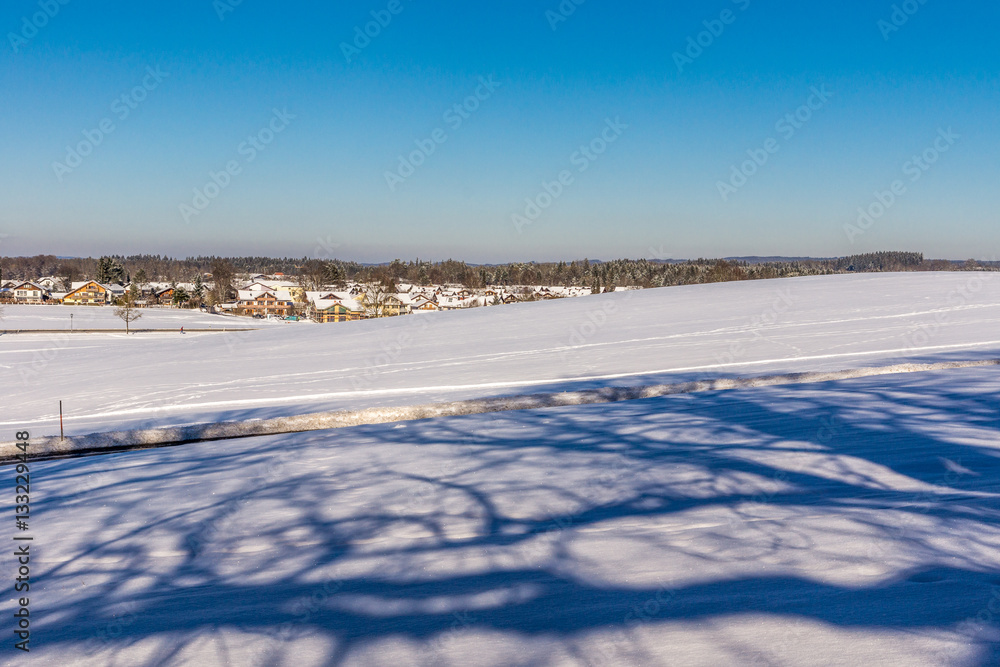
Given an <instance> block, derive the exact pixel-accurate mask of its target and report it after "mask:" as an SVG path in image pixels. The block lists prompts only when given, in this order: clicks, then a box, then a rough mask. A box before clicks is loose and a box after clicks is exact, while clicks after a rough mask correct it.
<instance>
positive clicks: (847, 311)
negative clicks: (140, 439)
mask: <svg viewBox="0 0 1000 667" xmlns="http://www.w3.org/2000/svg"><path fill="white" fill-rule="evenodd" d="M16 316H17V315H16V314H12V313H11V312H10V311H8V312H7V313H6V314H5V318H7V319H10V318H13V317H16ZM588 323H590V324H588ZM998 324H1000V275H997V274H886V275H859V276H830V277H821V278H804V279H790V280H781V281H766V282H754V283H728V284H720V285H704V286H693V287H685V288H669V289H664V290H648V291H642V292H633V293H626V294H612V295H606V296H600V297H586V298H581V299H573V300H566V301H555V302H545V303H535V304H524V305H518V306H505V307H496V308H486V309H476V310H473V311H469V312H456V313H443V314H439V315H435V316H425V317H419V318H418V317H413V318H399V319H396V320H389V321H369V322H359V323H347V324H334V325H325V326H319V325H317V326H302V327H285V326H278V327H273V328H267V329H265V330H261V331H254V332H249V333H241V334H200V335H194V334H190V335H185V336H183V337H182V336H180V335H177V336H166V335H152V336H148V337H146V336H134V337H129V338H125V337H124V336H117V335H86V336H83V337H72V338H67V339H54V340H53V339H51V338H46V337H43V336H30V335H28V336H20V335H19V336H4V337H0V364H2V370H3V373H4V377H5V379H8V381H6V382H5V383H4V385H3V392H5V394H4V395H3V401H2V403H3V405H4V406H5V408H6V409H5V411H4V415H3V421H4V428H5V429H6V430H7V431H8V432H10V431H12V430H14V429H15V428H23V427H29V428H31V430H32V431H33V432H34V433H37V434H38V435H41V434H43V433H46V432H51V431H52V429H53V428H54V422H53V420H52V415H53V412H54V409H53V408H54V406H55V401H56V400H58V399H59V398H63V400H64V401H65V402H66V404H67V406H68V407H69V410H70V412H69V414H70V416H71V419H70V420H68V421H67V426H68V427H69V429H68V430H71V431H75V432H86V431H91V430H97V429H104V428H123V427H127V426H133V425H138V424H142V425H152V424H171V423H184V422H189V421H199V420H211V419H220V418H226V419H234V418H255V417H268V416H274V415H280V414H295V413H298V412H304V411H311V410H316V409H331V408H337V407H367V406H371V405H383V404H393V403H394V404H410V403H427V402H430V401H434V400H443V399H453V398H462V397H476V396H489V395H498V394H504V393H523V392H524V391H553V390H558V389H562V388H567V389H569V388H573V389H576V388H584V387H594V386H606V385H625V384H648V383H651V382H654V381H663V382H665V381H677V380H682V379H690V378H695V377H706V376H708V377H716V376H737V375H740V376H746V375H751V374H764V373H766V372H778V371H813V370H831V369H841V368H852V367H860V366H867V365H883V364H889V363H899V362H902V361H936V360H943V359H985V358H996V357H1000V328H998V326H997V325H998ZM5 326H6V327H7V328H13V327H11V325H10V323H9V322H5ZM4 470H7V471H8V472H9V473H10V474H12V471H10V468H9V467H8V468H4ZM31 476H32V480H31V481H32V483H33V484H32V487H33V488H32V490H33V492H34V493H33V495H32V502H33V504H34V505H35V507H34V508H33V509H34V510H35V511H34V512H33V513H32V515H33V519H32V533H33V535H34V538H35V539H34V542H33V546H32V549H33V550H34V551H33V553H34V554H35V558H36V560H34V561H32V562H33V568H34V569H33V570H32V573H33V577H34V576H36V573H37V579H34V580H33V584H32V598H31V603H32V608H33V611H32V613H33V614H34V615H35V616H34V617H33V618H35V620H34V624H33V626H32V629H33V635H32V637H33V642H34V645H33V647H32V651H33V653H35V652H36V651H37V653H35V654H34V655H33V656H32V659H34V660H35V661H37V662H38V663H39V664H58V665H174V664H178V665H215V664H231V665H251V666H255V665H261V666H263V665H295V667H307V666H311V665H341V664H343V665H365V666H370V665H392V666H394V667H401V666H404V665H549V664H553V665H593V666H598V665H601V666H603V665H608V666H612V665H614V666H618V665H706V666H708V665H713V666H714V665H730V664H732V665H859V664H864V665H869V664H870V665H907V666H910V665H915V666H916V665H955V666H959V665H962V666H965V665H990V664H1000V368H998V367H996V366H990V367H982V368H968V369H956V370H948V371H936V372H925V373H912V374H900V375H891V376H881V377H870V378H863V379H852V380H843V381H837V382H824V383H811V384H797V385H787V386H781V387H768V388H754V389H746V390H735V391H725V392H710V393H700V394H686V395H676V396H668V397H663V398H654V399H645V400H636V401H627V402H622V403H616V404H605V405H589V406H571V407H561V408H550V409H544V410H529V411H521V412H502V413H493V414H483V415H473V416H465V417H451V418H443V419H434V420H427V421H420V422H408V423H405V424H404V423H400V424H381V425H370V426H361V427H354V428H349V429H342V430H336V431H317V432H312V433H305V434H296V435H281V436H267V437H259V438H249V439H242V440H230V441H218V442H207V443H198V444H189V445H184V446H180V447H174V448H166V449H155V450H144V451H133V452H127V453H119V454H110V455H101V456H93V457H87V458H77V459H66V460H60V461H49V462H44V463H33V464H32V466H31ZM4 558H5V560H4V561H3V562H4V563H5V566H6V567H8V569H9V570H11V569H12V567H13V565H12V563H13V559H12V557H11V556H10V555H7V556H5V557H4ZM7 608H9V606H8V607H7ZM4 650H5V651H6V653H5V654H4V655H5V658H6V659H7V660H8V663H9V664H20V663H15V659H14V658H13V657H10V656H11V653H10V651H9V650H8V649H4Z"/></svg>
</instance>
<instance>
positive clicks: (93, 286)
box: [62, 280, 111, 306]
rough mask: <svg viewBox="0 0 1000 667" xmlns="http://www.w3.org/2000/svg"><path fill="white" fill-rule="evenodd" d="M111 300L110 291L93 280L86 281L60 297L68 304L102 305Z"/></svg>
mask: <svg viewBox="0 0 1000 667" xmlns="http://www.w3.org/2000/svg"><path fill="white" fill-rule="evenodd" d="M110 300H111V291H110V290H109V289H108V288H107V287H105V286H104V285H102V284H100V283H99V282H96V281H94V280H90V281H87V282H86V283H84V284H83V285H80V286H79V287H77V288H76V289H74V290H72V291H71V292H68V293H67V294H66V296H64V297H63V298H62V302H63V303H64V304H67V305H70V306H103V305H105V304H107V303H108V302H109V301H110Z"/></svg>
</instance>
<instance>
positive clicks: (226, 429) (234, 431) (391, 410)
mask: <svg viewBox="0 0 1000 667" xmlns="http://www.w3.org/2000/svg"><path fill="white" fill-rule="evenodd" d="M997 365H1000V359H989V360H976V361H950V362H938V363H932V364H896V365H893V366H882V367H872V368H853V369H848V370H842V371H836V372H812V373H786V374H781V375H765V376H760V377H751V378H735V379H733V378H720V379H715V380H705V381H697V382H683V383H677V384H657V385H649V386H644V387H605V388H602V389H591V390H581V391H572V392H558V393H544V394H528V395H520V396H506V397H496V398H483V399H472V400H465V401H451V402H448V403H438V404H429V405H410V406H399V407H384V408H368V409H364V410H348V411H339V412H317V413H312V414H304V415H295V416H291V417H278V418H274V419H251V420H244V421H231V422H217V423H211V424H194V425H189V426H180V427H173V428H154V429H142V430H128V431H113V432H107V433H90V434H87V435H78V436H70V437H68V438H65V439H60V438H57V437H56V438H42V439H37V440H33V441H32V444H31V448H30V449H31V451H30V456H31V457H34V458H47V457H54V456H65V455H73V454H83V453H88V452H98V451H102V450H121V449H144V448H148V447H162V446H169V445H179V444H183V443H188V442H198V441H205V440H223V439H230V438H245V437H251V436H260V435H277V434H281V433H299V432H303V431H321V430H326V429H334V428H346V427H349V426H360V425H363V424H385V423H390V422H404V421H416V420H420V419H433V418H436V417H454V416H460V415H472V414H483V413H488V412H507V411H514V410H536V409H539V408H551V407H562V406H570V405H588V404H595V403H616V402H619V401H629V400H636V399H643V398H654V397H657V396H669V395H671V394H689V393H694V392H702V391H721V390H729V389H747V388H753V387H769V386H776V385H783V384H803V383H816V382H830V381H834V380H848V379H853V378H863V377H872V376H877V375H892V374H897V373H919V372H927V371H940V370H950V369H956V368H975V367H981V366H997ZM18 454H20V450H18V449H17V447H16V443H15V442H5V443H2V444H0V461H11V460H13V459H14V457H16V456H17V455H18Z"/></svg>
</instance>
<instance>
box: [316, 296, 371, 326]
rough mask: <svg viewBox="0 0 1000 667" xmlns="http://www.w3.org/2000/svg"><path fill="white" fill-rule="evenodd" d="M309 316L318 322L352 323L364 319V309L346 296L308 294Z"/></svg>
mask: <svg viewBox="0 0 1000 667" xmlns="http://www.w3.org/2000/svg"><path fill="white" fill-rule="evenodd" d="M307 297H308V299H309V316H310V317H311V318H312V319H313V320H314V321H316V322H319V323H321V324H326V323H328V322H351V321H354V320H360V319H364V316H365V314H364V309H363V308H362V306H361V304H359V303H358V302H357V301H355V300H354V299H351V298H350V297H349V296H347V295H346V294H337V293H335V292H308V293H307Z"/></svg>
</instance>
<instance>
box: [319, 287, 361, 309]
mask: <svg viewBox="0 0 1000 667" xmlns="http://www.w3.org/2000/svg"><path fill="white" fill-rule="evenodd" d="M306 298H307V299H308V300H309V301H310V302H311V303H312V304H313V305H314V306H316V309H317V310H326V309H328V308H332V307H333V306H336V305H337V304H340V305H342V306H343V307H344V308H346V309H347V310H350V311H354V312H363V311H364V308H363V307H362V306H361V304H360V303H358V302H357V301H356V300H355V299H352V298H351V296H350V295H349V294H345V293H343V292H331V291H330V290H321V291H318V292H306Z"/></svg>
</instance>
